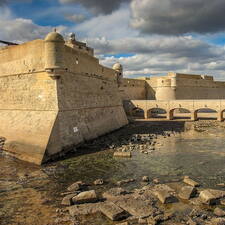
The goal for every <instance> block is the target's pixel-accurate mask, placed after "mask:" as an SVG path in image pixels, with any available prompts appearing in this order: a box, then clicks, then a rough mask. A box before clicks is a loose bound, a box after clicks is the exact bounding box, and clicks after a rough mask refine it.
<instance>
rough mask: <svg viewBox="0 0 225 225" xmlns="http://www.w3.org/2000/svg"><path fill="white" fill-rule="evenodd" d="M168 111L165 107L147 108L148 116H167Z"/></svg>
mask: <svg viewBox="0 0 225 225" xmlns="http://www.w3.org/2000/svg"><path fill="white" fill-rule="evenodd" d="M166 114H167V111H166V110H165V109H163V108H156V107H155V108H151V109H148V110H147V118H166Z"/></svg>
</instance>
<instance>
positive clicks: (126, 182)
mask: <svg viewBox="0 0 225 225" xmlns="http://www.w3.org/2000/svg"><path fill="white" fill-rule="evenodd" d="M134 181H135V179H127V180H121V181H118V182H117V183H116V184H117V185H118V186H120V185H123V184H128V183H132V182H134Z"/></svg>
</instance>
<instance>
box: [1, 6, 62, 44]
mask: <svg viewBox="0 0 225 225" xmlns="http://www.w3.org/2000/svg"><path fill="white" fill-rule="evenodd" d="M57 29H58V31H59V32H62V31H64V30H65V27H63V26H59V27H57ZM0 30H1V32H0V39H1V40H5V41H12V42H18V43H21V42H25V41H30V40H34V39H38V38H44V37H45V35H46V34H47V33H49V32H50V31H52V30H53V27H51V26H39V25H37V24H35V23H33V21H32V20H30V19H23V18H14V17H13V15H12V14H11V11H10V10H9V9H8V8H6V7H4V8H0Z"/></svg>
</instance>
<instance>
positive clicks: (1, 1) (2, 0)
mask: <svg viewBox="0 0 225 225" xmlns="http://www.w3.org/2000/svg"><path fill="white" fill-rule="evenodd" d="M31 1H32V0H0V6H3V5H6V4H8V3H11V2H31Z"/></svg>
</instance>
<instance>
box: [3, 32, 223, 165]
mask: <svg viewBox="0 0 225 225" xmlns="http://www.w3.org/2000/svg"><path fill="white" fill-rule="evenodd" d="M0 96H1V101H0V124H1V125H0V136H1V137H2V139H3V140H4V146H3V149H4V150H6V151H7V152H8V153H9V154H11V155H13V156H15V157H17V158H19V159H22V160H25V161H29V162H32V163H35V164H42V163H43V162H45V161H47V160H48V159H50V158H51V157H52V156H53V155H57V154H59V153H61V152H62V151H63V152H66V151H69V150H71V149H72V148H74V147H75V146H77V145H79V144H81V143H83V142H85V141H87V140H90V139H94V138H97V137H98V136H101V135H103V134H106V133H108V132H111V131H113V130H116V129H119V128H120V127H122V126H124V125H126V124H127V123H128V119H127V115H126V113H127V114H129V112H130V111H132V110H134V109H135V108H138V107H139V106H142V105H144V106H143V107H142V108H143V109H144V107H145V109H144V110H145V117H146V118H147V117H148V115H150V113H149V112H148V110H147V108H146V107H147V105H148V104H150V103H151V104H153V106H154V108H157V106H158V104H164V106H165V107H164V108H168V106H169V105H170V103H171V101H172V102H173V101H175V102H176V101H179V100H180V101H188V104H189V105H190V107H193V105H194V102H193V101H195V100H196V101H197V99H207V100H208V101H209V102H211V103H212V104H213V106H212V107H213V108H216V107H217V108H218V107H219V110H218V112H220V113H221V112H222V110H224V109H225V103H224V108H223V101H222V100H221V99H225V82H216V81H214V80H213V77H211V76H199V75H185V74H176V73H169V74H168V75H167V76H165V77H151V78H138V79H127V78H123V68H122V65H120V64H119V63H116V64H115V65H114V66H113V68H112V69H110V68H107V67H104V66H102V65H100V64H99V60H98V59H97V58H95V57H94V50H93V49H92V48H90V47H87V46H86V44H85V43H82V42H78V41H77V40H76V38H75V35H71V37H70V39H69V40H68V41H65V40H64V38H63V37H62V36H61V35H60V34H59V33H57V32H51V33H49V34H48V35H47V36H46V38H45V40H34V41H30V42H27V43H23V44H20V45H13V46H6V47H1V48H0ZM210 99H214V100H210ZM215 99H217V101H216V100H215ZM199 101H200V103H199V102H198V103H199V104H204V105H203V108H207V107H206V106H205V100H199ZM147 102H150V103H147ZM169 102H170V103H169ZM211 103H209V104H211ZM173 104H175V103H174V102H173ZM176 104H178V105H179V106H174V108H173V109H175V108H179V107H180V108H181V104H180V102H177V103H176ZM182 104H183V103H182ZM153 106H149V109H151V107H153ZM210 106H211V105H210ZM214 106H215V107H214ZM212 107H211V108H212ZM158 108H160V107H158ZM186 108H187V109H189V108H188V106H187V107H186ZM217 108H216V109H217ZM125 111H126V113H125ZM193 112H194V115H195V111H193ZM168 113H169V117H168V119H172V116H171V111H169V112H168ZM194 119H195V117H194Z"/></svg>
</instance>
